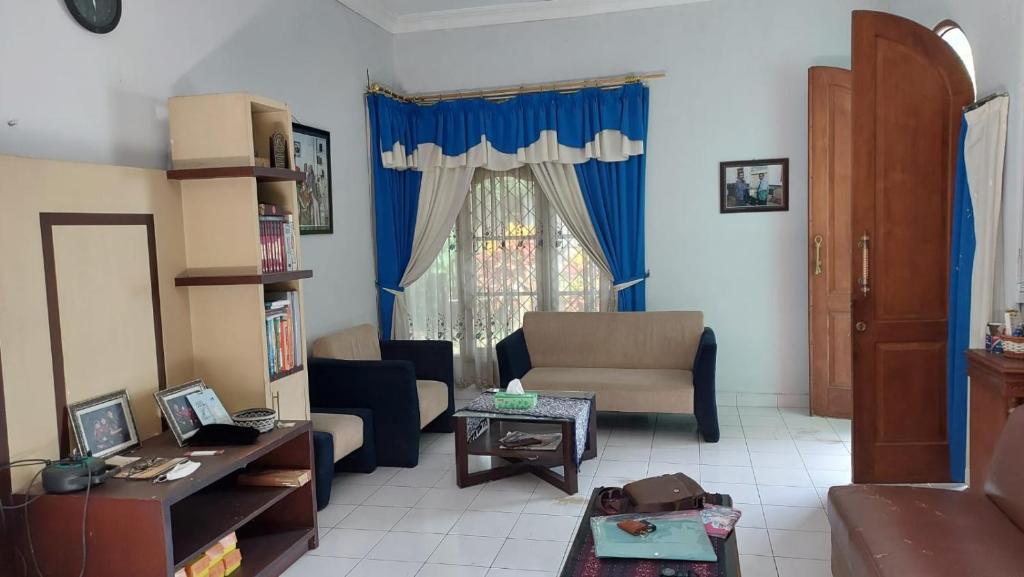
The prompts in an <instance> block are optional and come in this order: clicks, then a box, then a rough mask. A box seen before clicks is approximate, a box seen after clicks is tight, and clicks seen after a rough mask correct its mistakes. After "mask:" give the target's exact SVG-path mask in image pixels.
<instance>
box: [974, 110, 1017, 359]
mask: <svg viewBox="0 0 1024 577" xmlns="http://www.w3.org/2000/svg"><path fill="white" fill-rule="evenodd" d="M1009 100H1010V99H1009V98H1007V97H1005V96H1001V97H998V98H996V99H994V100H993V101H991V102H989V103H987V104H985V105H984V106H981V107H980V108H977V109H975V110H971V111H969V112H967V113H966V114H965V115H964V116H965V118H966V121H967V127H968V130H967V136H966V140H965V141H964V162H965V164H966V166H967V182H968V186H969V189H970V193H971V204H972V206H973V209H974V234H975V242H976V245H975V252H974V272H973V276H972V278H971V333H970V334H971V340H970V346H971V348H983V347H984V346H985V334H986V325H987V324H988V323H989V322H991V321H993V320H995V319H996V318H999V317H997V316H995V314H994V313H995V311H994V310H993V303H994V299H995V276H996V251H997V250H998V247H997V243H998V236H999V225H1000V222H1001V221H1000V216H999V211H1000V208H1001V206H1002V203H1003V164H1004V162H1005V159H1006V127H1007V114H1008V109H1009ZM1000 320H1001V319H1000Z"/></svg>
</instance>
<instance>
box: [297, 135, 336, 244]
mask: <svg viewBox="0 0 1024 577" xmlns="http://www.w3.org/2000/svg"><path fill="white" fill-rule="evenodd" d="M292 140H294V142H293V143H292V152H293V153H294V154H295V170H298V171H301V172H302V173H303V174H305V175H306V180H305V181H303V182H301V183H299V188H298V193H299V233H300V234H332V233H334V220H333V219H334V209H333V206H334V204H333V203H334V201H333V199H332V192H331V134H330V133H329V132H327V131H326V130H320V129H319V128H313V127H311V126H305V125H303V124H299V123H297V122H296V123H292Z"/></svg>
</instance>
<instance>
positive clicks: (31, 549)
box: [10, 469, 46, 577]
mask: <svg viewBox="0 0 1024 577" xmlns="http://www.w3.org/2000/svg"><path fill="white" fill-rule="evenodd" d="M42 474H43V469H39V471H38V472H36V474H35V476H34V477H32V481H31V482H29V484H28V489H26V490H25V496H26V497H27V496H28V495H29V493H31V492H32V485H35V484H36V479H38V478H39V476H40V475H42ZM45 494H46V493H40V494H38V495H36V496H35V497H33V498H31V499H26V500H25V502H24V503H21V504H19V505H17V506H15V507H10V508H11V509H20V508H22V507H24V508H25V534H26V535H27V536H28V552H29V556H30V557H31V558H32V566H33V567H34V568H35V570H36V575H38V576H39V577H43V572H42V571H40V570H39V561H38V560H37V559H36V549H35V546H33V544H32V527H31V525H30V521H29V519H30V517H31V516H30V515H29V511H28V506H29V505H31V504H32V503H33V502H35V500H36V499H38V498H40V497H42V496H43V495H45Z"/></svg>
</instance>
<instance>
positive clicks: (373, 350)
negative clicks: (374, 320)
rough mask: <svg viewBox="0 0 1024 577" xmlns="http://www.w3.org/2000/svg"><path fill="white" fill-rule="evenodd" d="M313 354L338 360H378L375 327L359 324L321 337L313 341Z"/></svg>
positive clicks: (378, 346)
mask: <svg viewBox="0 0 1024 577" xmlns="http://www.w3.org/2000/svg"><path fill="white" fill-rule="evenodd" d="M313 356H314V357H319V358H322V359H338V360H340V361H379V360H380V340H379V338H378V336H377V327H375V326H373V325H359V326H356V327H352V328H350V329H345V330H343V331H338V332H336V333H334V334H331V335H327V336H326V337H321V338H319V339H317V340H316V341H315V342H314V343H313Z"/></svg>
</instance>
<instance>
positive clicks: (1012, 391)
mask: <svg viewBox="0 0 1024 577" xmlns="http://www.w3.org/2000/svg"><path fill="white" fill-rule="evenodd" d="M967 374H968V376H970V378H971V453H970V459H971V464H970V478H969V479H968V481H969V483H970V485H971V488H972V489H977V490H981V489H983V488H984V485H985V479H986V477H987V476H988V465H989V462H990V461H991V460H992V452H993V450H994V449H995V446H996V442H997V441H998V440H999V435H1000V434H1001V433H1002V432H1003V427H1004V426H1005V425H1006V418H1007V416H1009V414H1010V413H1011V412H1013V410H1014V409H1016V408H1017V407H1019V406H1021V405H1024V361H1022V360H1018V359H1008V358H1006V357H1004V356H1003V355H993V354H992V353H987V352H985V351H983V350H976V349H974V350H970V351H967Z"/></svg>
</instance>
